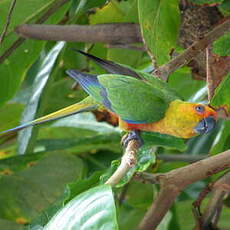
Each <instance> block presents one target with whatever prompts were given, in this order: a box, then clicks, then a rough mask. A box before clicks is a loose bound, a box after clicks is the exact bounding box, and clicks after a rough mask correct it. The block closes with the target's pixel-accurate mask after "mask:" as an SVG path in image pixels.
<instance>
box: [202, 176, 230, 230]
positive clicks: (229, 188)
mask: <svg viewBox="0 0 230 230" xmlns="http://www.w3.org/2000/svg"><path fill="white" fill-rule="evenodd" d="M212 192H213V193H212V197H211V199H210V200H209V203H208V206H207V207H206V210H205V212H204V214H203V217H202V227H203V228H205V227H206V226H209V225H210V224H212V225H214V226H215V225H216V224H217V222H218V219H219V216H220V212H221V209H222V205H223V199H224V197H226V196H227V195H229V194H230V172H228V173H226V174H225V175H224V176H222V177H221V178H220V179H219V180H217V181H216V182H215V183H214V184H213V186H212Z"/></svg>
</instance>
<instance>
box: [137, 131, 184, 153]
mask: <svg viewBox="0 0 230 230" xmlns="http://www.w3.org/2000/svg"><path fill="white" fill-rule="evenodd" d="M141 138H142V139H143V141H144V143H145V144H147V145H153V146H159V147H164V148H166V149H176V150H179V151H181V152H182V151H185V150H186V148H187V146H186V145H185V143H184V140H183V139H181V138H178V137H174V136H171V135H166V134H161V133H155V132H141Z"/></svg>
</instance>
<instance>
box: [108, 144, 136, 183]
mask: <svg viewBox="0 0 230 230" xmlns="http://www.w3.org/2000/svg"><path fill="white" fill-rule="evenodd" d="M138 149H139V143H138V141H137V140H131V141H129V143H128V146H127V147H126V149H125V153H124V155H123V157H122V159H121V163H120V165H119V167H118V168H117V170H116V171H115V172H114V173H113V175H112V176H111V177H110V178H109V179H108V180H107V181H106V182H105V184H109V185H112V186H114V185H116V184H118V183H119V181H120V180H121V179H122V178H123V177H124V176H125V175H126V173H127V172H128V171H129V169H130V168H132V167H133V166H134V165H135V164H136V155H137V151H138Z"/></svg>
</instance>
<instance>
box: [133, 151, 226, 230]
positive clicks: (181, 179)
mask: <svg viewBox="0 0 230 230" xmlns="http://www.w3.org/2000/svg"><path fill="white" fill-rule="evenodd" d="M227 168H230V150H227V151H225V152H223V153H220V154H218V155H215V156H212V157H209V158H207V159H204V160H201V161H198V162H195V163H193V164H190V165H187V166H185V167H182V168H179V169H175V170H172V171H170V172H168V173H165V174H161V175H159V176H154V181H155V180H157V181H158V182H159V183H160V185H161V189H160V192H159V194H158V196H157V198H156V200H155V201H154V202H153V204H152V206H151V207H150V209H149V211H148V212H147V213H146V215H145V217H144V219H143V220H142V222H141V223H140V225H139V227H138V228H137V229H138V230H153V229H155V228H156V227H157V225H158V224H159V223H160V221H161V220H162V219H163V217H164V216H165V214H166V212H167V211H168V210H169V208H170V207H171V205H172V204H173V202H174V200H175V199H176V197H177V196H178V195H179V194H180V192H181V191H182V190H183V189H184V188H185V187H186V186H188V185H190V184H192V183H194V182H196V181H199V180H202V179H205V178H207V177H209V176H211V175H213V174H215V173H218V172H220V171H223V170H224V169H227Z"/></svg>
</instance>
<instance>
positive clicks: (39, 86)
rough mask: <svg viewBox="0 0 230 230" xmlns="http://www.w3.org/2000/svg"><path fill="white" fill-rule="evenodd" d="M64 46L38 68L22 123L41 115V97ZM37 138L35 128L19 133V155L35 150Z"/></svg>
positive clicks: (50, 54) (55, 47)
mask: <svg viewBox="0 0 230 230" xmlns="http://www.w3.org/2000/svg"><path fill="white" fill-rule="evenodd" d="M64 44H65V43H64V42H58V43H57V44H56V45H55V46H54V47H53V49H51V50H50V52H49V53H48V54H47V55H46V57H45V58H44V59H43V61H42V62H41V63H40V66H39V67H38V72H37V75H36V77H35V79H34V83H33V84H34V87H33V90H32V93H31V98H30V100H29V101H28V105H27V106H26V108H25V110H24V112H23V118H22V123H26V122H28V121H32V120H34V119H35V117H36V116H37V115H39V113H38V108H39V107H38V106H39V102H40V98H41V95H42V93H43V90H44V89H45V87H46V84H47V82H48V79H49V76H50V74H51V71H52V69H53V67H54V64H55V61H56V59H57V57H58V54H59V53H60V51H61V50H62V48H63V47H64ZM35 136H36V133H34V132H33V127H29V128H27V129H25V130H22V131H21V132H20V133H19V138H18V146H19V147H18V152H19V154H24V153H26V152H27V151H31V149H32V148H33V142H34V138H35Z"/></svg>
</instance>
